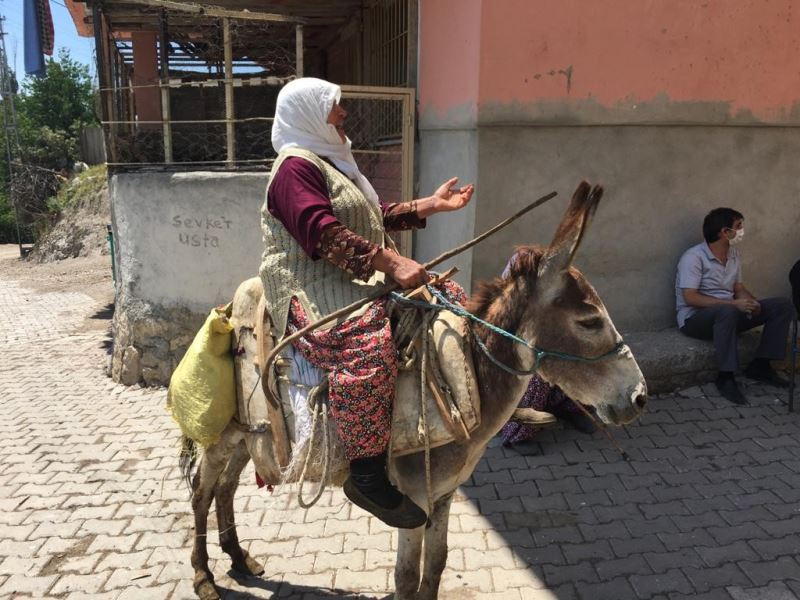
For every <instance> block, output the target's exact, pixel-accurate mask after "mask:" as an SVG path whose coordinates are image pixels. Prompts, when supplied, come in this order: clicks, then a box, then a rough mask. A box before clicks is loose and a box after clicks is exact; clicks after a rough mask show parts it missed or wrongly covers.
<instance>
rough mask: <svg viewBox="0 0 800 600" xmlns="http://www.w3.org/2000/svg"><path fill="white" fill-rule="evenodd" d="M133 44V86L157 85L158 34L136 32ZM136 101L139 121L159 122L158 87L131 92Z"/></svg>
mask: <svg viewBox="0 0 800 600" xmlns="http://www.w3.org/2000/svg"><path fill="white" fill-rule="evenodd" d="M131 40H132V42H133V85H135V86H137V85H144V86H147V85H152V84H157V83H158V46H157V40H158V34H157V33H156V32H154V31H136V32H134V33H133V34H131ZM133 95H134V98H135V100H136V118H137V119H138V120H140V121H160V120H161V91H160V90H159V88H158V87H140V88H135V89H134V90H133Z"/></svg>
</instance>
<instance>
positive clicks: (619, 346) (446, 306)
mask: <svg viewBox="0 0 800 600" xmlns="http://www.w3.org/2000/svg"><path fill="white" fill-rule="evenodd" d="M427 288H428V291H429V292H430V293H431V294H432V295H433V296H434V297H435V298H436V299H437V300H438V301H439V304H432V303H430V302H424V301H422V300H414V299H411V298H406V297H405V296H403V295H401V294H398V293H397V292H392V294H391V295H392V298H393V299H394V300H395V301H396V302H398V303H401V304H408V305H412V306H416V307H418V308H422V309H426V310H447V311H450V312H452V313H454V314H456V315H458V316H460V317H465V318H466V319H469V321H470V323H469V331H470V333H471V334H472V337H473V339H474V340H475V343H476V344H477V345H478V348H479V349H480V350H481V352H483V354H484V355H486V358H488V359H489V361H490V362H491V363H492V364H493V365H494V366H496V367H497V368H498V369H501V370H503V371H505V372H506V373H510V374H511V375H515V376H518V377H526V376H529V375H535V374H536V372H537V371H538V370H539V365H540V364H541V362H542V360H544V359H545V358H548V357H549V358H557V359H560V360H567V361H572V362H583V363H593V362H598V361H601V360H604V359H606V358H610V357H612V356H616V355H619V354H621V353H623V352H624V351H625V349H626V348H628V345H627V344H626V343H625V342H624V341H622V340H620V341H619V342H617V343H616V344H615V345H614V347H613V348H611V349H610V350H609V351H607V352H604V353H603V354H600V355H599V356H580V355H577V354H569V353H567V352H559V351H555V350H545V349H544V348H539V347H538V346H536V345H535V344H531V343H530V342H529V341H527V340H524V339H522V338H521V337H519V336H518V335H515V334H513V333H511V332H510V331H506V330H505V329H503V328H502V327H498V326H497V325H494V324H492V323H489V322H488V321H484V320H483V319H481V318H480V317H478V316H477V315H474V314H472V313H471V312H469V311H468V310H466V309H465V308H464V307H463V306H461V305H459V304H455V303H453V302H450V300H448V299H447V298H446V297H445V295H444V294H442V292H441V291H440V290H438V289H436V288H435V287H433V286H427ZM475 323H477V324H480V325H483V326H484V327H486V328H487V329H489V330H490V331H492V332H493V333H496V334H498V335H500V336H502V337H505V338H507V339H510V340H511V341H513V342H515V343H517V344H520V345H522V346H525V347H526V348H528V349H529V350H531V351H532V352H533V366H532V367H531V368H530V369H522V370H521V369H517V368H515V367H512V366H510V365H507V364H505V363H504V362H502V361H501V360H499V359H497V358H496V357H495V356H493V355H492V353H491V352H490V351H489V348H487V347H486V343H485V342H484V341H483V340H482V339H481V338H480V337H479V336H478V334H477V333H476V332H475V328H474V324H475Z"/></svg>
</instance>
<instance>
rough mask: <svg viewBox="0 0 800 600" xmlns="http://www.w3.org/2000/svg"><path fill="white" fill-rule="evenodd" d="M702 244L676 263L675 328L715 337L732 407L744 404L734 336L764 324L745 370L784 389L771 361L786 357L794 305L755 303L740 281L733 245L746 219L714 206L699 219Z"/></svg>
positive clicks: (721, 382) (721, 380)
mask: <svg viewBox="0 0 800 600" xmlns="http://www.w3.org/2000/svg"><path fill="white" fill-rule="evenodd" d="M703 237H704V238H705V242H703V243H701V244H697V245H696V246H692V247H691V248H689V249H688V250H687V251H686V252H684V253H683V256H681V259H680V261H679V262H678V276H677V278H676V281H675V297H676V305H677V311H678V327H679V328H680V330H681V331H682V332H683V333H685V334H686V335H688V336H691V337H694V338H699V339H709V340H710V339H713V340H714V347H715V348H716V350H717V363H718V366H719V375H718V376H717V380H716V382H715V383H716V385H717V389H719V392H720V394H722V395H723V396H724V397H725V398H727V399H728V400H730V401H731V402H733V403H735V404H747V400H746V399H745V397H744V395H742V392H741V391H740V390H739V387H738V386H737V385H736V380H735V379H734V376H733V374H734V372H735V371H736V367H737V366H738V363H739V360H738V356H737V349H736V335H737V333H739V332H741V331H746V330H748V329H752V328H753V327H756V326H758V325H764V331H763V333H762V334H761V343H760V344H759V346H758V350H757V351H756V358H755V359H754V360H753V362H751V363H750V365H749V366H748V367H747V369H745V372H744V373H745V375H746V376H747V377H750V378H751V379H756V380H758V381H763V382H766V383H771V384H773V385H779V386H785V385H787V382H786V381H785V380H784V379H782V378H781V377H779V376H778V374H777V373H775V371H774V370H773V369H772V365H771V364H770V360H780V359H782V358H784V356H785V355H786V338H787V334H788V331H789V325H790V324H791V320H792V313H793V310H794V309H793V307H792V304H791V302H790V301H789V300H788V299H787V298H766V299H763V300H757V299H756V297H755V296H753V294H751V293H750V291H749V290H748V289H747V288H746V287H745V286H744V284H743V283H742V267H741V263H740V259H739V252H738V250H737V249H736V248H734V246H735V245H737V244H738V243H739V242H741V241H742V238H743V237H744V217H743V216H742V214H741V213H739V212H737V211H735V210H733V209H731V208H715V209H714V210H712V211H711V212H710V213H708V214H707V215H706V218H705V219H704V220H703Z"/></svg>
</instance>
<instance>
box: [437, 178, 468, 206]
mask: <svg viewBox="0 0 800 600" xmlns="http://www.w3.org/2000/svg"><path fill="white" fill-rule="evenodd" d="M457 183H458V177H453V178H452V179H449V180H448V181H445V182H444V183H443V184H442V185H441V186H439V189H437V190H436V191H435V192H434V193H433V196H432V198H433V201H434V209H435V211H436V212H449V211H451V210H458V209H459V208H464V207H465V206H466V205H467V203H469V201H470V198H472V194H473V192H474V191H475V186H474V185H472V184H471V183H470V184H469V185H465V186H463V187H460V188H457V189H454V188H453V186H454V185H456V184H457Z"/></svg>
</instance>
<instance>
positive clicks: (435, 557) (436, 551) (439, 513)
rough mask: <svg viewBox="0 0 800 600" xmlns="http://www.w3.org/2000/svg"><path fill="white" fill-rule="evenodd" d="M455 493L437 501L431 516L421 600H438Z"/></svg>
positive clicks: (426, 532)
mask: <svg viewBox="0 0 800 600" xmlns="http://www.w3.org/2000/svg"><path fill="white" fill-rule="evenodd" d="M453 494H454V492H450V493H449V494H448V495H447V496H444V497H442V498H440V499H439V500H437V501H436V504H435V505H434V507H433V514H432V515H431V519H430V521H431V526H430V527H428V528H427V529H426V530H425V563H424V571H423V574H422V585H421V586H420V589H419V596H418V599H419V600H436V598H437V596H438V594H439V582H440V581H441V580H442V571H444V567H445V564H446V563H447V526H448V524H449V523H450V505H451V504H452V502H453Z"/></svg>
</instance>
